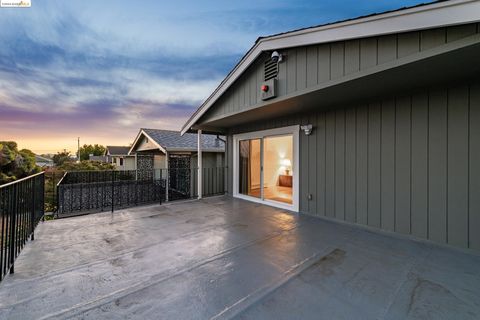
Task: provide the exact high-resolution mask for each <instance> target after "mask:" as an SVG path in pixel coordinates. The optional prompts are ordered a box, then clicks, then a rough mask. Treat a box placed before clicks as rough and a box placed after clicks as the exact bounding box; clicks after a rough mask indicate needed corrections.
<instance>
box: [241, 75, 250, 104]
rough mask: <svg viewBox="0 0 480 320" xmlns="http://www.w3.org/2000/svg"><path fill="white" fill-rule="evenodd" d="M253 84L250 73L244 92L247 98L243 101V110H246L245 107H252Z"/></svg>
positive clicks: (246, 78)
mask: <svg viewBox="0 0 480 320" xmlns="http://www.w3.org/2000/svg"><path fill="white" fill-rule="evenodd" d="M251 82H252V73H251V72H249V73H248V75H247V76H246V77H245V85H244V86H243V87H244V92H245V98H244V101H243V108H242V109H245V107H247V106H249V105H250V86H251Z"/></svg>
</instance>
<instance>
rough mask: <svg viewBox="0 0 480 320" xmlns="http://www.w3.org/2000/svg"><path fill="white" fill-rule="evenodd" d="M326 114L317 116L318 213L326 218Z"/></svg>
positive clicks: (322, 113) (321, 113)
mask: <svg viewBox="0 0 480 320" xmlns="http://www.w3.org/2000/svg"><path fill="white" fill-rule="evenodd" d="M325 126H326V123H325V112H320V113H318V115H317V128H318V130H317V213H318V214H319V215H321V216H325V191H326V186H325V155H326V153H325V137H326V135H325Z"/></svg>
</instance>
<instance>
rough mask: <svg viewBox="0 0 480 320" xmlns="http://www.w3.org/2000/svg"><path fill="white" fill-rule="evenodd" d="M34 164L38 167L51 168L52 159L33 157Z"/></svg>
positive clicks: (52, 164)
mask: <svg viewBox="0 0 480 320" xmlns="http://www.w3.org/2000/svg"><path fill="white" fill-rule="evenodd" d="M35 164H36V165H37V166H39V167H42V168H43V167H53V166H54V163H53V160H52V159H49V158H46V157H42V156H39V155H35Z"/></svg>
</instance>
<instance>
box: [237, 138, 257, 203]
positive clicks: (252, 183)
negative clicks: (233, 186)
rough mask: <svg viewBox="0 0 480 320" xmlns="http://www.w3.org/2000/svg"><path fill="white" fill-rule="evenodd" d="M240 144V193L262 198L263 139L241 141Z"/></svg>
mask: <svg viewBox="0 0 480 320" xmlns="http://www.w3.org/2000/svg"><path fill="white" fill-rule="evenodd" d="M239 143H240V145H239V186H238V190H239V193H241V194H244V195H249V196H252V197H257V198H261V190H262V189H261V180H262V171H261V168H262V165H261V164H262V153H261V146H262V142H261V139H251V140H241V141H240V142H239Z"/></svg>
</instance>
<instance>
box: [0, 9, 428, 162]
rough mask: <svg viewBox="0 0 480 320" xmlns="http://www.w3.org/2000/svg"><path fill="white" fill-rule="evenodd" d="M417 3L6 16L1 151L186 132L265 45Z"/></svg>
mask: <svg viewBox="0 0 480 320" xmlns="http://www.w3.org/2000/svg"><path fill="white" fill-rule="evenodd" d="M420 2H422V1H413V0H403V1H400V0H378V1H377V0H376V1H372V0H347V1H340V0H337V1H335V0H332V1H330V0H329V1H321V0H317V1H287V0H275V1H272V0H264V1H261V0H242V1H205V0H202V1H199V0H197V1H194V0H192V1H183V0H176V1H158V0H157V1H118V0H111V1H93V0H92V1H86V0H75V1H73V0H69V1H40V0H32V7H31V8H22V9H19V8H0V44H1V45H0V140H15V141H17V142H18V143H19V147H20V148H29V149H32V150H33V151H35V152H37V153H55V152H57V151H60V150H63V149H67V150H71V151H73V150H75V148H76V139H77V137H78V136H79V137H80V139H81V143H82V144H83V143H89V144H90V143H92V144H93V143H100V144H104V145H107V144H108V145H128V144H129V143H131V142H132V141H133V139H134V138H135V135H136V134H137V132H138V130H139V128H141V127H146V128H158V129H179V128H180V127H181V125H182V124H183V122H184V121H185V120H186V119H187V118H188V117H189V116H190V114H191V113H192V112H193V111H194V110H195V109H196V108H197V107H198V106H199V105H200V104H201V102H202V101H203V100H204V99H205V98H206V97H207V96H208V95H209V94H210V93H211V91H212V90H213V89H214V88H215V87H216V86H217V85H218V83H219V82H220V81H221V80H222V79H223V78H224V77H225V75H226V74H227V73H228V72H229V71H230V69H231V68H232V67H233V66H234V65H235V64H236V63H237V62H238V60H239V59H240V58H241V57H242V56H243V54H244V53H245V52H246V51H247V50H248V49H249V48H250V47H251V46H252V45H253V43H254V42H255V40H256V39H257V37H258V36H262V35H263V36H264V35H269V34H274V33H278V32H283V31H288V30H292V29H297V28H302V27H307V26H312V25H318V24H322V23H326V22H332V21H336V20H340V19H346V18H353V17H356V16H360V15H365V14H369V13H374V12H381V11H385V10H390V9H396V8H400V7H403V6H410V5H414V4H417V3H420Z"/></svg>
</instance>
